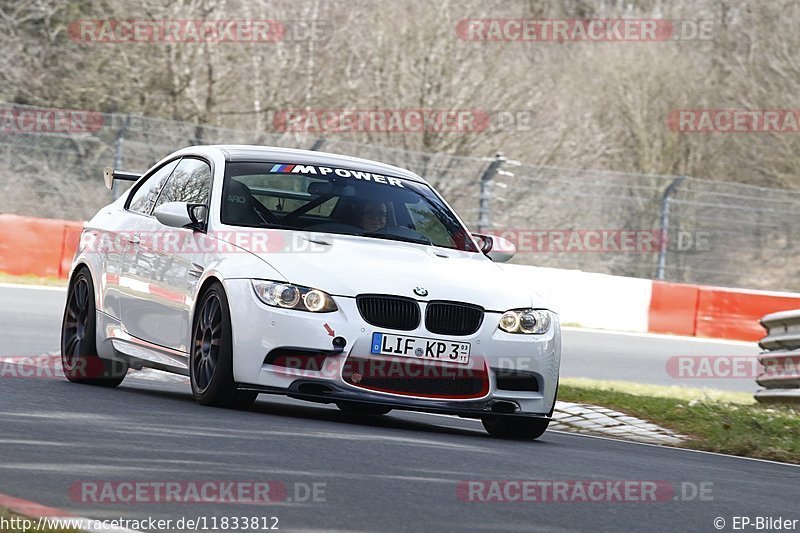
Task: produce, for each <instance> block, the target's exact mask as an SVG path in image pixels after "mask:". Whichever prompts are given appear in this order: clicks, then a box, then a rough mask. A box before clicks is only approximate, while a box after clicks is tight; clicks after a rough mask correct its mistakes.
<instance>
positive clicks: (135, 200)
mask: <svg viewBox="0 0 800 533" xmlns="http://www.w3.org/2000/svg"><path fill="white" fill-rule="evenodd" d="M178 161H180V160H179V159H176V160H175V161H171V162H169V163H167V164H166V165H164V166H163V167H161V168H159V169H158V170H156V171H155V172H153V173H152V174H150V177H149V178H147V179H146V180H145V181H144V183H142V184H141V185H139V187H138V188H137V189H136V190H135V191H134V193H133V196H132V197H131V200H130V203H129V204H128V209H129V210H130V211H133V212H135V213H141V214H143V215H149V214H150V211H151V210H152V209H153V204H155V202H156V198H158V194H159V193H160V192H161V189H162V188H163V186H164V182H166V181H167V178H169V177H170V175H171V174H172V171H173V170H175V167H176V166H177V165H178Z"/></svg>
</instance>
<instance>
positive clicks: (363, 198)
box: [221, 162, 478, 252]
mask: <svg viewBox="0 0 800 533" xmlns="http://www.w3.org/2000/svg"><path fill="white" fill-rule="evenodd" d="M222 196H223V198H222V212H221V219H222V222H223V223H224V224H230V225H234V226H247V227H265V228H282V229H295V230H305V231H319V232H325V233H338V234H345V235H358V236H364V237H372V238H377V239H388V240H396V241H405V242H413V243H419V244H427V245H433V246H441V247H444V248H452V249H457V250H464V251H470V252H477V251H478V250H477V248H476V247H475V244H474V243H473V241H472V239H471V237H470V235H469V233H468V232H467V230H466V229H465V228H464V227H463V226H462V225H461V224H460V223H459V222H458V220H457V219H456V217H455V215H454V214H453V212H452V211H451V210H450V209H449V208H448V207H447V206H446V205H445V204H444V203H443V202H442V201H441V200H440V199H439V197H438V196H436V194H434V192H433V191H432V190H431V188H430V187H428V186H427V185H425V184H423V183H418V182H414V181H410V180H406V179H402V178H398V177H394V176H387V175H383V174H375V173H372V172H366V171H361V170H357V169H352V168H338V167H326V166H318V165H299V164H292V163H280V162H271V163H266V162H231V163H228V165H227V167H226V170H225V183H224V184H223V190H222Z"/></svg>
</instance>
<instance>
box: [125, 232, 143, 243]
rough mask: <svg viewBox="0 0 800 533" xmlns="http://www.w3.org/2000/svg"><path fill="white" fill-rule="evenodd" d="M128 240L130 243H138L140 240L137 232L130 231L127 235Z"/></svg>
mask: <svg viewBox="0 0 800 533" xmlns="http://www.w3.org/2000/svg"><path fill="white" fill-rule="evenodd" d="M128 242H129V243H131V244H139V243H140V242H141V239H140V238H139V234H138V233H131V234H130V235H129V236H128Z"/></svg>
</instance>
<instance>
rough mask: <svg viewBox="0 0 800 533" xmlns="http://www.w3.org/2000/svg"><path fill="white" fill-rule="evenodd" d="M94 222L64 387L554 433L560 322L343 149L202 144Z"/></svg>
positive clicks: (64, 346) (439, 214)
mask: <svg viewBox="0 0 800 533" xmlns="http://www.w3.org/2000/svg"><path fill="white" fill-rule="evenodd" d="M105 179H106V185H107V186H109V187H112V186H113V183H114V181H115V180H129V181H135V183H134V184H133V186H132V187H131V188H130V189H129V190H128V191H127V192H126V193H124V194H123V195H121V196H120V198H119V199H117V200H116V201H114V202H113V203H112V204H110V205H108V206H107V207H104V208H103V209H101V210H100V212H99V213H97V215H95V217H94V218H92V219H91V220H90V221H89V222H87V223H86V225H85V228H84V230H83V234H82V236H81V241H80V245H79V247H78V250H77V251H76V254H75V258H74V262H73V265H72V271H71V275H70V283H69V292H68V296H67V305H66V309H65V312H64V320H63V326H62V336H61V337H62V342H61V354H62V363H63V367H64V372H65V374H66V375H67V377H68V379H69V380H70V381H74V382H79V383H89V384H95V385H105V386H111V387H115V386H117V385H119V384H120V383H121V382H122V380H123V379H124V378H125V375H126V373H127V372H128V370H129V369H131V368H133V369H141V368H143V367H150V368H155V369H158V370H163V371H167V372H173V373H177V374H182V375H187V376H189V378H190V381H191V388H192V394H193V396H194V398H195V399H196V400H197V401H198V402H200V403H201V404H204V405H211V406H218V407H227V408H236V409H246V408H248V407H249V406H250V405H252V403H253V402H254V401H255V399H256V397H257V396H258V395H259V394H282V395H286V396H289V397H292V398H297V399H302V400H307V401H312V402H322V403H334V404H336V405H337V406H338V407H339V408H340V409H342V410H344V411H348V412H354V413H366V414H371V415H381V414H386V413H388V412H389V411H391V410H392V409H399V410H412V411H422V412H430V413H444V414H451V415H457V416H462V417H469V418H476V419H480V420H482V422H483V425H484V427H485V428H486V430H487V431H488V432H489V433H490V434H491V435H493V436H496V437H504V438H522V439H532V438H537V437H539V436H541V435H542V434H543V433H544V431H545V430H546V429H547V425H548V423H549V421H550V417H551V416H552V413H553V407H554V405H555V401H556V392H557V389H558V377H559V365H560V357H561V332H560V326H559V320H558V316H557V315H556V314H555V313H554V312H553V311H552V310H550V309H549V308H548V306H547V305H546V304H545V303H544V302H543V301H542V300H541V299H540V297H539V296H537V295H536V294H535V293H532V292H531V290H530V289H529V288H528V284H527V283H526V280H524V279H520V278H517V277H514V275H512V274H510V273H508V272H506V271H505V270H503V268H502V267H501V266H500V265H498V263H500V262H503V261H507V260H508V259H510V258H511V256H512V255H513V253H514V248H513V245H512V244H511V243H509V242H508V241H506V240H505V239H502V238H499V237H493V236H487V235H477V234H475V235H472V234H470V233H469V231H468V230H467V228H466V227H465V225H464V224H463V223H462V222H461V220H460V219H459V218H458V216H457V215H456V214H455V213H454V212H453V210H452V209H451V208H450V206H449V205H448V204H447V202H445V201H444V199H443V198H442V197H441V196H440V195H439V194H438V193H437V192H436V191H435V190H434V189H433V188H432V187H431V186H430V185H429V184H428V183H427V182H426V181H425V180H424V179H423V178H421V177H420V176H418V175H416V174H414V173H412V172H409V171H408V170H403V169H401V168H397V167H394V166H390V165H385V164H381V163H377V162H374V161H368V160H364V159H356V158H352V157H345V156H340V155H334V154H326V153H321V152H312V151H304V150H289V149H283V148H270V147H261V146H194V147H190V148H185V149H183V150H179V151H177V152H175V153H173V154H171V155H169V156H167V157H166V158H164V159H163V160H162V161H160V162H159V163H157V164H156V165H155V166H154V167H153V168H151V169H150V170H149V171H147V172H146V173H145V174H143V175H141V176H140V175H137V174H132V173H128V172H121V171H118V170H113V169H106V171H105Z"/></svg>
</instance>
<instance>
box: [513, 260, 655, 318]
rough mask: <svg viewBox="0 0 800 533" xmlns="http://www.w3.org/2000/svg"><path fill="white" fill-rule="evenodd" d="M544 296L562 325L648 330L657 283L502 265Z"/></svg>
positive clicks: (577, 271) (603, 275)
mask: <svg viewBox="0 0 800 533" xmlns="http://www.w3.org/2000/svg"><path fill="white" fill-rule="evenodd" d="M500 266H501V267H502V268H503V269H504V270H506V271H507V272H509V273H510V274H513V275H514V276H515V277H517V278H518V279H520V281H521V282H522V283H524V284H525V285H526V286H528V287H530V288H531V289H532V290H534V291H535V292H536V293H537V294H539V295H540V296H542V297H543V298H544V299H545V300H546V301H547V302H548V303H550V304H551V305H552V306H553V307H552V308H553V310H554V311H556V312H557V313H558V314H559V317H560V319H561V323H562V324H568V325H578V326H582V327H586V328H597V329H612V330H618V331H637V332H643V333H644V332H647V327H648V315H649V310H650V297H651V294H652V288H653V282H652V281H651V280H649V279H638V278H626V277H622V276H610V275H608V274H596V273H592V272H583V271H581V270H561V269H557V268H543V267H535V266H528V265H514V264H502V265H500Z"/></svg>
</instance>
